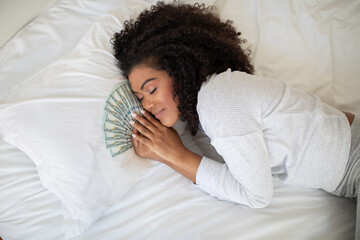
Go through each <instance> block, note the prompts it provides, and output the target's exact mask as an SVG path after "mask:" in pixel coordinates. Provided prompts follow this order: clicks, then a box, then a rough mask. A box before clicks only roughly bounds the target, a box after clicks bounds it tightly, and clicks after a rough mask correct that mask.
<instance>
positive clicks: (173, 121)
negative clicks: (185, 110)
mask: <svg viewBox="0 0 360 240" xmlns="http://www.w3.org/2000/svg"><path fill="white" fill-rule="evenodd" d="M178 120H179V119H178V118H177V119H160V122H161V124H162V125H164V126H165V127H173V126H174V125H175V124H176V122H177V121H178Z"/></svg>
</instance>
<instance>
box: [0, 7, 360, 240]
mask: <svg viewBox="0 0 360 240" xmlns="http://www.w3.org/2000/svg"><path fill="white" fill-rule="evenodd" d="M349 2H350V3H352V2H351V1H349ZM118 3H119V1H115V0H112V1H111V0H106V1H98V2H97V1H95V0H93V1H91V0H87V1H70V0H67V1H66V0H60V1H58V2H57V3H56V4H55V5H54V6H53V7H52V8H51V9H49V10H48V11H47V12H46V13H44V14H43V15H41V16H40V17H39V18H37V19H35V20H34V21H33V22H32V23H31V24H29V25H28V26H27V27H26V28H24V29H23V30H22V31H20V32H19V33H18V34H17V35H16V36H15V37H14V38H13V39H12V40H11V41H9V42H8V43H7V44H6V45H5V46H4V47H3V48H2V49H0V87H1V88H0V94H1V93H3V92H5V91H6V90H8V89H10V88H11V87H13V86H15V85H16V84H17V83H19V82H21V81H23V80H25V79H26V78H27V77H29V76H31V75H32V74H33V73H35V72H37V71H38V70H39V69H41V68H42V67H44V66H46V65H47V64H48V63H50V62H52V61H54V60H55V59H57V58H58V57H60V56H63V55H66V54H67V53H68V52H69V51H71V49H72V48H73V47H74V46H75V45H76V44H77V42H78V41H79V40H80V38H81V36H82V35H83V34H84V33H85V32H86V31H87V30H88V29H89V27H90V26H91V23H92V22H94V21H95V20H96V19H97V18H98V17H99V16H100V15H101V14H102V13H103V12H105V11H108V10H110V9H111V8H113V7H114V6H115V5H117V4H118ZM258 3H261V1H258ZM262 3H264V2H262ZM234 4H235V5H236V4H237V3H236V1H230V0H228V1H217V2H216V5H218V6H219V8H220V9H222V10H223V11H224V12H226V17H227V18H231V17H232V16H234V17H236V16H235V15H232V14H237V12H236V11H235V10H234V8H233V7H232V6H234ZM237 6H238V5H237ZM357 6H358V5H357ZM262 9H266V8H262ZM355 9H358V8H356V6H355ZM254 13H256V14H259V12H257V11H256V9H254ZM244 14H245V13H244ZM247 14H251V12H248V13H247ZM256 17H259V16H256ZM355 22H356V21H355ZM350 23H351V24H353V21H350ZM243 27H244V31H242V32H243V33H244V36H245V37H246V38H248V39H249V42H251V43H253V44H255V43H257V40H256V38H255V36H258V35H257V33H256V31H255V30H256V27H255V26H254V27H255V28H254V29H252V27H253V26H251V25H246V24H244V26H243ZM358 33H359V32H356V31H355V34H358ZM356 37H357V38H356V39H359V38H358V37H359V36H358V35H356ZM261 46H262V45H261ZM258 54H260V50H259V49H258V48H255V50H253V56H254V58H255V60H256V59H264V58H261V57H259V55H258ZM261 54H262V53H261ZM269 56H272V55H271V53H270V54H269ZM352 58H353V57H352ZM352 60H356V59H352ZM347 61H348V60H347ZM257 63H258V65H259V64H260V63H259V62H257ZM293 65H294V63H292V66H293ZM255 66H256V64H255ZM261 66H263V65H261ZM352 66H353V65H350V69H351V71H353V73H352V75H351V74H350V75H349V74H348V73H347V75H346V76H347V77H349V76H355V77H356V76H357V77H358V78H357V79H355V80H351V81H359V75H360V74H358V72H357V70H356V69H355V68H353V67H352ZM278 67H280V66H275V67H273V68H269V69H263V68H260V70H259V74H263V75H266V74H267V73H269V71H270V70H271V72H270V73H269V75H272V74H275V75H277V71H278V70H279V69H278ZM282 67H284V66H282ZM274 69H275V70H274ZM280 70H281V69H280ZM280 77H284V76H280ZM285 77H288V76H285ZM297 83H298V82H295V84H294V85H296V84H297ZM323 85H324V86H325V85H326V84H323V83H321V84H320V85H319V86H318V87H317V88H316V89H315V90H318V91H319V92H318V93H319V95H322V94H323V96H324V98H325V99H328V101H329V102H332V101H333V100H331V98H326V97H328V95H327V93H325V90H327V89H328V88H327V87H324V86H323ZM304 86H305V88H306V87H307V86H308V85H306V84H304ZM358 86H359V85H356V87H355V90H356V89H357V90H359V88H358ZM300 87H301V86H300ZM324 89H325V90H324ZM339 91H340V90H339ZM339 99H340V100H338V101H337V102H338V105H341V104H342V101H343V100H341V98H340V97H339ZM354 99H355V98H354ZM345 100H346V101H345ZM345 100H344V101H345V102H346V103H348V102H349V101H348V100H351V101H352V102H351V104H349V105H346V104H344V106H345V107H347V108H348V109H352V110H355V112H357V113H358V114H359V113H360V111H359V107H360V104H359V106H357V105H356V104H357V103H358V102H356V101H357V100H356V99H355V100H353V98H351V99H345ZM354 104H355V105H354ZM187 137H188V136H187ZM184 141H185V142H186V143H190V140H189V139H187V140H184ZM208 147H209V146H208V145H204V146H203V149H205V150H206V149H207V148H208ZM207 152H210V151H207ZM60 208H61V204H60V202H59V200H58V199H57V198H56V197H55V196H54V195H53V194H52V193H50V192H49V191H48V190H47V189H45V188H44V187H43V186H42V185H41V184H40V181H39V178H38V174H37V170H36V167H35V164H34V163H33V162H32V161H31V159H30V158H29V157H28V156H26V155H25V154H24V153H22V152H21V151H20V150H18V149H16V148H15V147H13V146H11V145H9V144H7V143H5V142H4V141H3V140H2V139H0V236H1V237H2V238H3V239H4V240H6V239H37V240H38V239H64V234H63V230H62V228H61V225H62V222H63V219H62V216H61V211H60V210H61V209H60ZM354 219H355V202H354V201H353V200H351V199H345V198H340V197H336V196H332V195H330V194H327V193H325V192H323V191H319V190H311V189H303V188H298V187H293V186H287V185H285V184H283V183H281V182H278V181H276V180H275V189H274V199H273V202H272V203H271V205H270V206H269V207H267V208H265V209H257V210H254V209H250V208H248V207H246V206H241V205H236V204H233V203H229V202H225V201H219V200H217V199H215V198H213V197H211V196H209V195H207V194H206V193H204V192H202V191H201V190H200V189H198V188H197V187H196V186H195V185H194V184H192V183H191V182H190V181H189V180H187V179H186V178H184V177H182V176H181V175H180V174H178V173H176V172H174V171H173V170H172V169H170V168H169V167H167V166H165V165H163V164H159V165H157V166H156V167H154V168H153V169H152V170H151V171H150V172H149V173H148V174H147V175H146V176H145V177H144V178H143V179H142V180H141V181H140V182H138V183H137V184H136V185H135V187H133V188H132V189H131V190H130V192H129V193H128V194H127V195H126V196H125V198H124V199H123V200H122V201H121V202H119V203H118V204H116V205H114V206H112V207H111V208H110V209H109V210H108V211H107V212H106V213H105V214H104V216H103V217H102V218H101V219H100V220H99V221H98V222H97V223H95V224H94V225H93V226H92V227H91V228H90V229H89V230H88V231H87V232H85V233H84V234H82V235H81V236H79V237H77V238H75V239H76V240H81V239H351V238H352V237H353V234H354V225H355V222H354Z"/></svg>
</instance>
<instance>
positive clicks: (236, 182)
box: [196, 69, 350, 208]
mask: <svg viewBox="0 0 360 240" xmlns="http://www.w3.org/2000/svg"><path fill="white" fill-rule="evenodd" d="M197 111H198V114H199V119H200V124H201V126H202V128H203V130H204V131H205V133H206V134H207V135H208V136H209V138H210V139H211V144H212V145H213V146H214V147H215V149H216V151H217V152H218V153H219V154H220V155H221V156H222V157H223V159H224V160H225V163H220V162H217V161H214V160H212V159H209V158H207V157H203V158H202V160H201V163H200V165H199V168H198V171H197V175H196V182H197V184H198V186H199V187H200V188H201V189H203V190H204V191H206V192H208V193H209V194H211V195H213V196H216V197H218V198H219V199H225V200H228V201H232V202H237V203H241V204H246V205H249V206H250V207H253V208H259V207H264V206H266V205H268V204H269V203H270V202H271V199H272V195H273V181H272V177H273V176H275V177H277V178H279V179H281V180H282V181H284V182H286V183H289V184H293V185H298V186H303V187H308V188H320V189H323V190H325V191H328V192H332V191H334V190H335V188H336V187H337V186H338V184H339V182H340V180H341V179H342V177H343V174H344V170H345V166H346V163H347V161H348V156H349V149H350V126H349V123H348V120H347V118H346V116H345V115H344V114H343V113H342V112H341V111H339V110H337V109H335V108H333V107H331V106H329V105H327V104H324V103H322V102H321V101H320V99H319V98H318V97H317V96H316V95H314V94H311V93H307V92H304V91H301V90H298V89H296V88H293V87H291V86H289V85H286V84H285V83H284V82H281V81H278V80H274V79H270V78H265V77H259V76H254V75H250V74H246V73H243V72H239V71H234V72H231V70H230V69H228V70H227V71H226V72H223V73H221V74H217V75H216V74H214V75H212V76H211V77H210V78H209V79H208V80H207V81H206V82H205V83H203V85H202V87H201V89H200V91H199V94H198V104H197Z"/></svg>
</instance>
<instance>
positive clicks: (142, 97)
mask: <svg viewBox="0 0 360 240" xmlns="http://www.w3.org/2000/svg"><path fill="white" fill-rule="evenodd" d="M155 90H156V88H154V90H152V91H151V92H150V94H153V93H154V92H155ZM143 98H144V97H142V98H139V100H140V101H142V100H143Z"/></svg>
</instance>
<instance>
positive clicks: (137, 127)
mask: <svg viewBox="0 0 360 240" xmlns="http://www.w3.org/2000/svg"><path fill="white" fill-rule="evenodd" d="M129 123H130V124H131V125H132V126H133V127H134V129H135V130H136V131H138V132H137V133H134V132H133V134H135V135H140V134H141V135H143V136H144V137H146V138H149V139H152V136H153V133H152V132H151V130H149V129H147V128H146V127H144V126H143V125H141V124H140V123H137V122H135V121H133V120H130V121H129ZM133 131H134V130H133Z"/></svg>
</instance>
